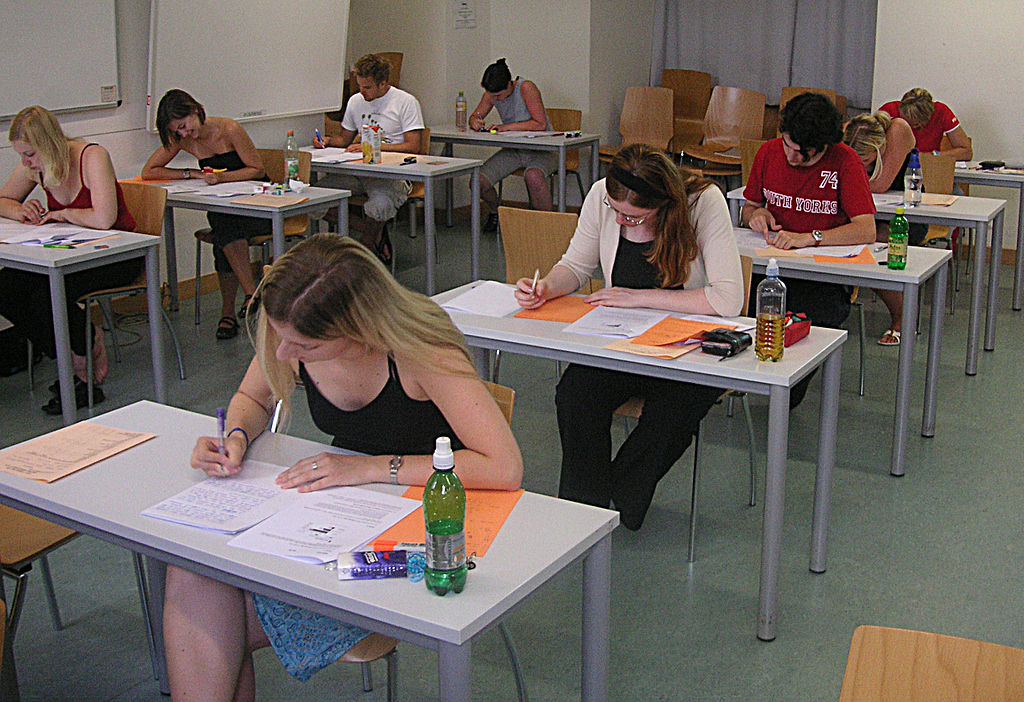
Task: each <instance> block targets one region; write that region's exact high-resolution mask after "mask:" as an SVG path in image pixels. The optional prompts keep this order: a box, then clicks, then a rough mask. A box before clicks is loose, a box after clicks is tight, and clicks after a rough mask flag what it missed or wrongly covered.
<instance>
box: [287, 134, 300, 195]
mask: <svg viewBox="0 0 1024 702" xmlns="http://www.w3.org/2000/svg"><path fill="white" fill-rule="evenodd" d="M298 179H299V145H298V144H296V143H295V132H294V130H291V129H289V130H288V134H287V136H285V139H284V184H285V185H288V182H289V181H292V180H298Z"/></svg>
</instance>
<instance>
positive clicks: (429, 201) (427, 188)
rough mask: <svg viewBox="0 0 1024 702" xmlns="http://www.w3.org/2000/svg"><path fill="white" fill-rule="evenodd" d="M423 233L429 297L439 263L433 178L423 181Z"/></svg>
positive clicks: (431, 293) (432, 289) (432, 290)
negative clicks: (437, 263) (436, 265)
mask: <svg viewBox="0 0 1024 702" xmlns="http://www.w3.org/2000/svg"><path fill="white" fill-rule="evenodd" d="M449 180H450V179H449ZM478 216H479V215H478ZM423 232H424V235H423V238H424V242H423V243H424V246H425V248H426V250H427V252H426V257H427V260H426V262H425V263H426V268H427V295H433V294H434V268H435V263H436V261H437V225H436V224H435V223H434V179H433V178H427V179H426V180H424V181H423Z"/></svg>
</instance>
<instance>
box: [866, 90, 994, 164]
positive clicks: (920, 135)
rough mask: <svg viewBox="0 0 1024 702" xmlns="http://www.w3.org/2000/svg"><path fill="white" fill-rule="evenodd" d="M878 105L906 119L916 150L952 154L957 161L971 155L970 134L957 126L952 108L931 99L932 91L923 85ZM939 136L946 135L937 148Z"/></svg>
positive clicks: (885, 110) (971, 156) (883, 109)
mask: <svg viewBox="0 0 1024 702" xmlns="http://www.w3.org/2000/svg"><path fill="white" fill-rule="evenodd" d="M879 109H880V110H881V111H882V112H885V113H887V114H888V115H889V116H891V117H902V118H903V119H905V120H907V122H909V123H910V128H911V129H913V130H914V138H915V139H916V140H917V149H918V151H924V152H926V153H927V152H929V151H930V152H932V153H934V154H941V155H943V156H953V157H954V158H955V159H956V160H957V161H970V160H971V159H972V158H973V157H974V151H973V149H972V148H971V138H970V137H969V136H967V134H966V133H965V132H964V128H963V127H962V126H960V120H958V119H957V118H956V115H954V114H953V110H951V109H949V106H948V105H946V104H945V103H942V102H936V101H934V100H932V94H931V93H929V92H928V91H927V90H925V89H924V88H913V89H912V90H908V91H907V92H906V93H905V94H904V95H903V97H902V98H901V99H900V101H899V102H896V101H895V100H893V101H891V102H887V103H885V104H884V105H882V106H881V107H880V108H879ZM942 137H946V138H947V139H949V146H950V147H949V148H948V149H945V150H941V149H942Z"/></svg>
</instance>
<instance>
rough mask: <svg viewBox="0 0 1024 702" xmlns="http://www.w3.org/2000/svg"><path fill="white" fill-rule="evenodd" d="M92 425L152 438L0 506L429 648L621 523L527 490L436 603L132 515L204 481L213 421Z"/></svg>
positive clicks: (285, 442) (115, 416) (149, 412)
mask: <svg viewBox="0 0 1024 702" xmlns="http://www.w3.org/2000/svg"><path fill="white" fill-rule="evenodd" d="M92 421H95V422H98V423H102V424H106V425H109V426H114V427H120V428H123V429H129V430H133V431H149V432H155V433H157V437H156V438H155V439H152V440H150V441H147V442H146V443H144V444H141V445H140V446H137V447H135V448H132V449H130V450H128V451H125V452H123V453H120V454H118V455H116V456H113V457H112V458H109V459H107V460H105V461H102V462H100V463H97V464H95V465H93V466H90V467H89V468H86V469H85V470H82V471H79V472H77V473H74V474H72V475H70V476H67V477H66V478H62V479H61V480H58V481H56V482H54V483H51V484H49V485H46V484H42V483H37V482H35V481H32V480H28V479H25V478H22V477H19V476H14V475H9V474H7V473H0V502H3V503H5V504H9V505H12V506H14V507H17V508H20V509H24V510H25V511H28V512H31V513H33V514H36V515H39V516H41V517H44V518H47V519H50V520H52V521H55V522H58V523H61V524H65V525H67V526H69V527H71V528H74V529H76V530H80V531H83V532H85V533H90V534H93V535H95V536H97V537H99V538H101V539H105V540H107V541H114V542H115V543H119V544H122V545H125V546H128V547H129V548H132V549H134V550H137V551H142V552H143V553H146V554H147V555H150V556H155V557H156V558H158V559H160V560H164V561H167V562H170V563H175V564H179V565H182V566H183V567H186V568H189V569H192V570H198V571H200V572H203V573H205V574H212V575H214V576H215V577H220V578H221V579H226V580H228V581H230V582H233V583H235V584H237V585H240V586H242V587H246V588H247V589H254V590H257V591H260V592H264V593H267V594H270V595H272V596H275V597H278V598H280V599H282V600H285V601H289V602H292V603H295V604H299V605H302V606H305V607H308V608H310V609H314V610H317V611H320V612H323V613H325V614H328V615H331V614H333V616H341V617H342V618H347V619H346V620H347V621H350V622H352V623H355V624H360V625H364V626H366V627H367V628H372V629H375V630H378V631H384V632H385V633H388V634H391V635H394V636H397V637H398V638H402V639H404V640H407V641H411V642H413V643H416V644H419V645H423V646H427V647H433V646H434V644H433V642H434V641H436V640H440V641H444V642H447V643H452V644H456V645H459V644H462V643H464V642H466V641H468V640H469V639H470V638H471V637H472V636H474V635H475V634H476V633H478V632H479V631H480V630H482V629H484V628H486V627H487V626H489V625H490V624H492V623H494V622H495V621H496V620H497V619H499V618H500V617H501V616H502V615H504V614H505V613H507V612H508V611H509V609H511V608H512V607H514V606H515V605H516V604H517V603H518V602H520V601H521V600H523V599H524V598H526V597H527V596H528V595H529V594H530V593H532V592H533V591H534V590H535V589H537V588H538V587H539V586H540V585H542V584H543V583H544V582H546V581H547V580H549V579H550V578H551V577H552V576H554V575H555V574H556V573H558V572H559V571H561V570H562V569H563V568H565V567H566V566H567V565H569V564H571V563H573V562H574V561H575V560H576V559H577V558H579V557H580V556H582V555H584V554H585V553H586V552H587V551H588V550H589V549H590V548H592V547H593V546H594V545H595V544H597V543H598V542H599V541H600V540H601V539H602V538H604V537H605V536H606V535H607V534H608V533H610V532H611V531H612V530H613V529H614V528H615V526H616V525H617V524H618V514H617V513H616V512H611V511H608V510H603V509H598V508H594V507H588V506H586V505H580V504H576V503H572V502H565V501H563V500H557V499H555V498H552V497H546V496H543V495H538V494H535V493H525V494H524V495H523V496H522V498H521V499H520V500H519V503H518V504H517V505H516V507H515V509H514V510H513V511H512V513H511V515H510V516H509V519H508V521H507V522H506V523H505V525H504V527H503V528H502V530H501V532H500V533H499V534H498V537H497V539H496V540H495V541H494V544H493V545H492V546H491V548H490V550H489V551H488V553H487V556H486V557H485V558H480V559H477V567H476V569H475V570H474V571H473V572H472V573H470V576H469V581H468V584H467V586H466V589H465V591H463V592H462V593H461V594H460V595H459V596H458V597H444V598H441V597H437V596H436V595H434V594H431V593H430V592H428V591H427V589H426V588H425V587H424V586H423V583H412V582H410V581H408V580H402V579H393V580H392V579H389V580H379V581H374V582H356V581H339V580H338V578H337V575H336V574H335V573H334V572H330V571H327V570H325V569H324V568H323V567H320V566H314V565H310V564H305V563H300V562H297V561H292V560H289V559H286V558H278V557H274V556H269V555H266V554H260V553H254V552H250V551H245V550H242V549H238V548H233V547H230V546H228V545H227V541H228V539H229V537H228V536H226V535H224V534H217V533H213V532H208V531H204V530H202V529H196V528H190V527H187V526H182V525H178V524H172V523H170V522H165V521H161V520H158V519H151V518H149V517H143V516H142V515H141V512H142V510H144V509H145V508H147V507H150V506H152V505H154V504H156V503H157V502H159V501H161V500H163V499H165V498H167V497H169V496H171V495H174V494H175V493H177V492H179V491H180V490H183V489H185V488H186V487H188V486H190V485H192V484H194V483H196V482H199V481H201V480H203V479H205V477H206V476H205V475H204V474H202V473H200V472H199V471H196V470H193V469H192V468H190V467H189V465H188V461H189V455H190V454H191V450H192V446H193V444H194V443H195V437H197V436H199V435H200V434H209V433H210V432H212V431H214V429H215V423H216V420H215V419H214V418H212V417H206V416H203V415H199V414H195V413H193V412H187V411H185V410H180V409H176V408H172V407H167V406H164V405H159V404H156V403H153V402H148V401H143V402H137V403H135V404H132V405H129V406H127V407H123V408H121V409H117V410H114V411H112V412H108V413H106V414H103V415H100V416H98V417H95V418H94V419H93V420H92ZM324 450H326V451H337V449H334V448H332V447H329V446H324V445H322V444H319V443H316V442H312V441H306V440H303V439H298V438H295V437H289V436H283V435H269V436H267V435H264V436H262V437H260V438H259V439H258V440H257V441H255V442H254V443H253V446H252V448H251V449H250V456H251V457H252V458H254V459H257V460H262V461H268V462H272V463H279V464H282V465H291V464H292V463H293V462H294V461H296V460H298V459H299V458H302V457H305V456H309V455H312V454H314V453H317V452H319V451H324ZM129 488H130V489H129ZM381 488H382V489H391V490H396V491H397V490H404V488H391V487H390V486H388V487H384V486H381ZM538 524H543V525H544V538H537V533H538V532H537V525H538Z"/></svg>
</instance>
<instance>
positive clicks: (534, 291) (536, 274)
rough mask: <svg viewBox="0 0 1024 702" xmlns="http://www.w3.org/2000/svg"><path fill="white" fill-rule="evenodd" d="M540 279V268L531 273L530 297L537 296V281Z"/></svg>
mask: <svg viewBox="0 0 1024 702" xmlns="http://www.w3.org/2000/svg"><path fill="white" fill-rule="evenodd" d="M539 279H540V268H537V269H535V270H534V271H533V283H531V284H530V295H532V296H534V297H536V295H537V281H538V280H539Z"/></svg>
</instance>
